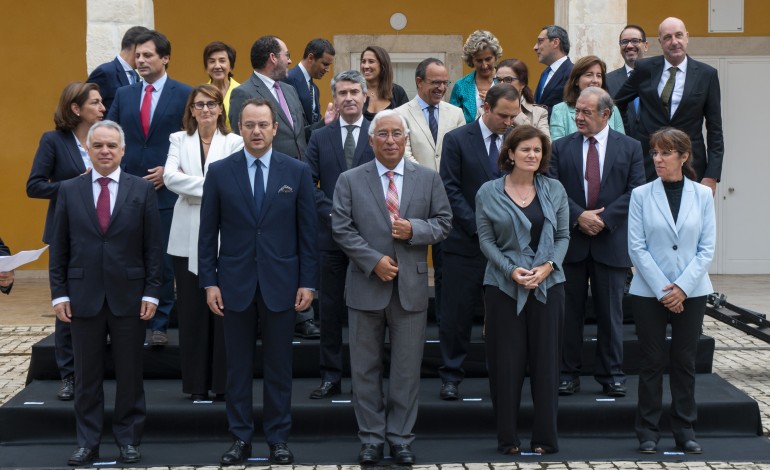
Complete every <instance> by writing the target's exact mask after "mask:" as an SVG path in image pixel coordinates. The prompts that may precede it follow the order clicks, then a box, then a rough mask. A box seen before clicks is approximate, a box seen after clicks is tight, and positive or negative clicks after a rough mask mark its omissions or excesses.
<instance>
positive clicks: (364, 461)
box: [358, 444, 385, 465]
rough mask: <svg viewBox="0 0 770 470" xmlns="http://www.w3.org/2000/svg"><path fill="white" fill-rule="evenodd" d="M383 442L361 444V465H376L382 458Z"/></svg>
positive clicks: (359, 460)
mask: <svg viewBox="0 0 770 470" xmlns="http://www.w3.org/2000/svg"><path fill="white" fill-rule="evenodd" d="M384 447H385V446H384V445H383V444H361V452H359V453H358V464H359V465H375V464H378V463H379V462H380V460H382V449H383V448H384Z"/></svg>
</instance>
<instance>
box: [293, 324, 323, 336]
mask: <svg viewBox="0 0 770 470" xmlns="http://www.w3.org/2000/svg"><path fill="white" fill-rule="evenodd" d="M294 336H299V337H300V338H304V339H317V338H320V337H321V330H320V329H319V328H318V327H317V326H316V324H315V323H314V322H313V320H305V321H303V322H302V323H297V324H296V325H294Z"/></svg>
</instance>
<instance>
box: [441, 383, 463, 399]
mask: <svg viewBox="0 0 770 470" xmlns="http://www.w3.org/2000/svg"><path fill="white" fill-rule="evenodd" d="M439 396H440V397H441V399H442V400H457V399H458V398H460V392H459V391H458V389H457V384H456V383H454V382H445V383H443V384H441V392H440V393H439Z"/></svg>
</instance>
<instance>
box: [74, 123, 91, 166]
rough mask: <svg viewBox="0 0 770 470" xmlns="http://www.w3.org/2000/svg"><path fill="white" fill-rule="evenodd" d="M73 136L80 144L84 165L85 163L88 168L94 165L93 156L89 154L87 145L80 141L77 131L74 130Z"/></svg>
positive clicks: (76, 142) (79, 148) (78, 144)
mask: <svg viewBox="0 0 770 470" xmlns="http://www.w3.org/2000/svg"><path fill="white" fill-rule="evenodd" d="M72 138H73V139H75V144H77V146H78V150H79V151H80V158H82V159H83V165H85V167H86V169H88V168H91V167H93V163H91V157H89V156H88V150H86V147H85V145H83V144H81V143H80V140H78V136H76V135H75V131H72Z"/></svg>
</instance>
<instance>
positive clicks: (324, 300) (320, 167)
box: [305, 70, 374, 399]
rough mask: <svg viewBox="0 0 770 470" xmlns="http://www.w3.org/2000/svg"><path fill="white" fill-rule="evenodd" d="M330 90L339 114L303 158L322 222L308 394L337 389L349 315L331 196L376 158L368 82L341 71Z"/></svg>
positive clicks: (315, 395)
mask: <svg viewBox="0 0 770 470" xmlns="http://www.w3.org/2000/svg"><path fill="white" fill-rule="evenodd" d="M331 85H332V94H333V95H334V103H335V107H336V109H338V110H339V113H340V117H339V119H338V120H336V121H334V122H332V123H331V124H329V125H328V126H326V127H323V128H321V129H319V130H317V131H315V132H313V135H312V136H311V137H310V142H309V143H308V146H307V153H305V158H306V159H307V163H308V164H309V165H310V170H311V172H312V174H313V182H314V183H316V184H317V185H318V188H317V189H316V191H315V200H316V209H317V211H318V220H319V221H320V224H319V225H320V226H319V232H318V245H319V247H320V249H321V292H320V293H319V302H320V307H321V351H320V352H321V361H320V362H321V386H320V387H318V388H317V389H316V390H314V391H313V392H312V393H311V394H310V398H316V399H318V398H328V397H331V396H333V395H337V394H338V393H340V380H341V379H342V368H343V367H342V327H343V326H344V323H345V318H346V316H347V308H346V306H345V273H346V271H347V268H348V257H347V256H346V255H345V253H344V252H343V251H342V250H340V247H339V246H338V245H337V243H336V242H335V241H334V239H333V238H332V220H331V219H332V198H333V196H334V187H335V185H336V184H337V179H338V178H339V176H340V174H341V173H342V172H344V171H347V170H349V169H351V168H355V167H357V166H359V165H361V164H363V163H366V162H369V161H371V160H372V159H374V152H373V151H372V147H371V145H369V139H368V135H367V133H368V132H369V121H367V120H366V119H364V116H363V110H364V100H365V99H366V80H364V77H363V75H361V73H360V72H358V71H356V70H346V71H344V72H340V73H338V74H337V76H335V77H334V78H333V79H332V83H331Z"/></svg>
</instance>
